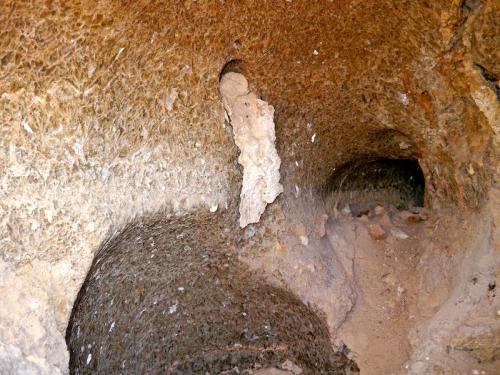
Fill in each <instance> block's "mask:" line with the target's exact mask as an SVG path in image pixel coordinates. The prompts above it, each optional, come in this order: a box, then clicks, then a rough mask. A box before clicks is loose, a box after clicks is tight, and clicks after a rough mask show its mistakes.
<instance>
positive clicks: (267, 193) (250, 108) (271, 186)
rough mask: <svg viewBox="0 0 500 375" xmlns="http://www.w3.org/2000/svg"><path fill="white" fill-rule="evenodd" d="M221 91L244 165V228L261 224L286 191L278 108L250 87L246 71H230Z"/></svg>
mask: <svg viewBox="0 0 500 375" xmlns="http://www.w3.org/2000/svg"><path fill="white" fill-rule="evenodd" d="M220 90H221V94H222V98H223V102H224V108H225V110H226V112H227V114H228V117H229V118H230V120H231V125H232V127H233V134H234V141H235V143H236V145H237V146H238V148H239V149H240V156H239V158H238V162H239V163H240V164H241V165H242V166H243V183H242V188H241V194H240V207H239V210H240V227H241V228H244V227H246V226H247V225H248V224H251V223H257V222H258V221H259V220H260V216H261V215H262V213H263V212H264V210H265V208H266V206H267V205H268V204H269V203H272V202H274V200H275V199H276V197H277V196H278V195H279V194H281V192H282V191H283V187H282V186H281V184H280V182H279V181H280V173H279V168H280V165H281V160H280V158H279V156H278V153H277V152H276V148H275V145H274V142H275V140H276V135H275V130H274V120H273V116H274V108H273V107H272V106H271V105H269V104H267V103H266V102H265V101H263V100H260V99H258V98H257V96H256V95H255V94H254V93H252V92H250V91H249V90H248V82H247V80H246V78H245V77H244V76H243V75H242V74H239V73H233V72H231V73H226V74H225V75H224V76H223V77H222V79H221V82H220Z"/></svg>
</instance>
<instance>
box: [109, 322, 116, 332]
mask: <svg viewBox="0 0 500 375" xmlns="http://www.w3.org/2000/svg"><path fill="white" fill-rule="evenodd" d="M113 328H115V322H113V323H111V326H110V327H109V332H111V331H112V330H113Z"/></svg>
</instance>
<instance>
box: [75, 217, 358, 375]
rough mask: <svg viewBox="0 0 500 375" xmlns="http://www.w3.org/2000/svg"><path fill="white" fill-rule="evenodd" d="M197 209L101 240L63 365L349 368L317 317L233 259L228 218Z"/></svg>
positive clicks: (92, 368)
mask: <svg viewBox="0 0 500 375" xmlns="http://www.w3.org/2000/svg"><path fill="white" fill-rule="evenodd" d="M202 217H203V215H198V216H196V217H194V216H186V217H182V218H174V219H166V218H156V219H152V218H143V219H140V220H137V221H135V222H133V223H130V224H129V225H127V226H126V227H125V228H124V229H123V230H122V231H121V232H119V233H118V234H117V235H115V236H113V237H112V238H110V239H108V240H107V241H104V243H103V244H102V246H101V248H100V249H99V251H98V252H97V255H96V256H95V258H94V260H93V264H92V266H91V268H90V270H89V272H88V275H87V277H86V280H85V282H84V284H83V286H82V288H81V290H80V292H79V294H78V297H77V299H76V302H75V304H74V307H73V310H72V314H71V318H70V322H69V325H68V328H67V333H66V341H67V345H68V348H69V352H70V372H71V373H72V374H84V373H167V374H207V373H209V374H262V375H264V374H271V373H275V372H273V371H278V372H279V373H280V374H281V373H283V374H296V373H302V374H354V373H358V368H357V366H356V364H355V363H354V362H352V361H351V360H349V359H348V358H347V357H346V356H345V355H344V353H342V352H334V350H333V348H332V345H331V341H330V336H329V331H328V328H327V326H326V323H325V321H324V319H323V318H321V317H320V316H319V315H318V314H316V312H315V311H314V310H313V309H312V308H310V307H309V306H306V305H305V304H304V303H302V302H301V301H300V300H299V299H298V298H297V297H296V296H295V295H294V294H292V293H291V292H289V291H287V290H284V289H280V288H277V287H274V286H271V285H269V284H267V283H266V282H265V281H264V280H263V279H261V278H260V277H259V276H257V275H255V274H253V273H251V272H249V271H247V269H246V268H244V267H242V266H241V265H240V264H239V263H238V261H237V260H236V259H235V257H234V256H232V255H231V252H230V251H228V250H229V249H230V248H231V247H232V246H234V242H233V239H231V238H230V237H229V236H228V235H227V234H224V233H227V231H224V230H223V228H224V227H225V225H228V224H227V223H226V224H221V222H216V221H214V218H213V217H207V216H205V217H204V218H202ZM207 228H211V230H207ZM209 233H211V234H209ZM268 371H270V372H268ZM287 371H288V372H287Z"/></svg>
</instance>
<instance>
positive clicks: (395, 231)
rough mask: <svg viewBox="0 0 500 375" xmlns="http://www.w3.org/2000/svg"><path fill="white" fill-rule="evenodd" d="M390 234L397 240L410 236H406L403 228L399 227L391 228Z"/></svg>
mask: <svg viewBox="0 0 500 375" xmlns="http://www.w3.org/2000/svg"><path fill="white" fill-rule="evenodd" d="M391 235H392V236H393V237H395V238H397V239H399V240H406V239H408V238H410V236H408V235H407V234H406V233H405V232H404V231H403V230H401V229H399V228H392V229H391Z"/></svg>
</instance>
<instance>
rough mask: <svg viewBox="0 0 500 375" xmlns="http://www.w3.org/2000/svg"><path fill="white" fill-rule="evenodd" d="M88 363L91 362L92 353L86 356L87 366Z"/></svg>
mask: <svg viewBox="0 0 500 375" xmlns="http://www.w3.org/2000/svg"><path fill="white" fill-rule="evenodd" d="M90 361H92V353H89V355H88V356H87V362H86V363H87V365H88V364H89V363H90Z"/></svg>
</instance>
